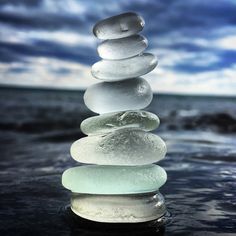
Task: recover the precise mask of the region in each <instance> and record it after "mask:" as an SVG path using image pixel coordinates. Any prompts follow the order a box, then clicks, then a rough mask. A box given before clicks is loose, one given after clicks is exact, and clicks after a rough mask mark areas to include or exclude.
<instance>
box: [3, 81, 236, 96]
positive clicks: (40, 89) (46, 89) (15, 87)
mask: <svg viewBox="0 0 236 236" xmlns="http://www.w3.org/2000/svg"><path fill="white" fill-rule="evenodd" d="M0 90H17V91H20V90H22V91H35V92H37V91H38V92H43V91H44V92H72V93H74V92H79V93H83V92H84V91H85V89H78V88H77V89H71V88H60V87H57V88H56V87H54V88H52V87H43V86H42V87H33V86H18V85H2V84H0ZM153 94H154V96H157V95H158V96H170V97H175V96H178V97H196V98H232V99H236V94H235V96H233V95H217V94H188V93H184V94H181V93H172V92H169V93H163V92H158V93H156V92H153Z"/></svg>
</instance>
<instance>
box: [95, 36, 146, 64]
mask: <svg viewBox="0 0 236 236" xmlns="http://www.w3.org/2000/svg"><path fill="white" fill-rule="evenodd" d="M147 46H148V41H147V39H146V38H145V37H143V36H141V35H132V36H130V37H127V38H122V39H113V40H105V41H104V42H102V43H101V44H100V45H99V46H98V48H97V50H98V54H99V56H100V57H101V58H103V59H109V60H117V59H124V58H128V57H133V56H136V55H138V54H140V53H141V52H143V51H144V50H145V49H146V48H147Z"/></svg>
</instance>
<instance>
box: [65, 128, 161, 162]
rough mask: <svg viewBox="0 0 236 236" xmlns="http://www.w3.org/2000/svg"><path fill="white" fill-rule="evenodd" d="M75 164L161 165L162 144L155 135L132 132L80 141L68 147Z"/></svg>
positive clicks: (125, 131) (115, 133) (119, 131)
mask: <svg viewBox="0 0 236 236" xmlns="http://www.w3.org/2000/svg"><path fill="white" fill-rule="evenodd" d="M70 151H71V156H72V157H73V158H74V159H75V160H76V161H78V162H81V163H88V164H98V165H145V164H151V163H154V162H157V161H160V160H161V159H163V158H164V156H165V154H166V145H165V142H164V141H163V140H162V139H161V138H160V137H159V136H157V135H155V134H152V133H148V132H145V131H142V130H136V129H132V128H126V129H119V130H117V131H114V132H111V133H108V134H106V135H96V136H95V135H94V136H88V137H85V138H81V139H79V140H77V141H76V142H74V143H73V144H72V146H71V150H70Z"/></svg>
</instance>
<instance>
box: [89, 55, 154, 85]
mask: <svg viewBox="0 0 236 236" xmlns="http://www.w3.org/2000/svg"><path fill="white" fill-rule="evenodd" d="M156 65H157V58H156V57H155V56H154V55H153V54H151V53H143V54H141V55H138V56H134V57H130V58H127V59H121V60H105V59H103V60H101V61H99V62H96V63H95V64H93V66H92V70H91V73H92V75H93V76H94V77H95V78H96V79H100V80H103V81H107V82H113V81H121V80H126V79H128V78H135V77H139V76H142V75H145V74H147V73H149V72H150V71H152V70H153V69H154V68H155V67H156Z"/></svg>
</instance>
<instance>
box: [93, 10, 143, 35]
mask: <svg viewBox="0 0 236 236" xmlns="http://www.w3.org/2000/svg"><path fill="white" fill-rule="evenodd" d="M144 24H145V22H144V20H143V18H142V17H141V16H139V15H137V14H136V13H133V12H127V13H123V14H120V15H116V16H112V17H109V18H106V19H104V20H101V21H99V22H98V23H97V24H96V25H95V26H94V27H93V33H94V35H95V36H96V37H97V38H99V39H117V38H124V37H128V36H130V35H134V34H137V33H138V32H140V31H141V30H142V29H143V27H144Z"/></svg>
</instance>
